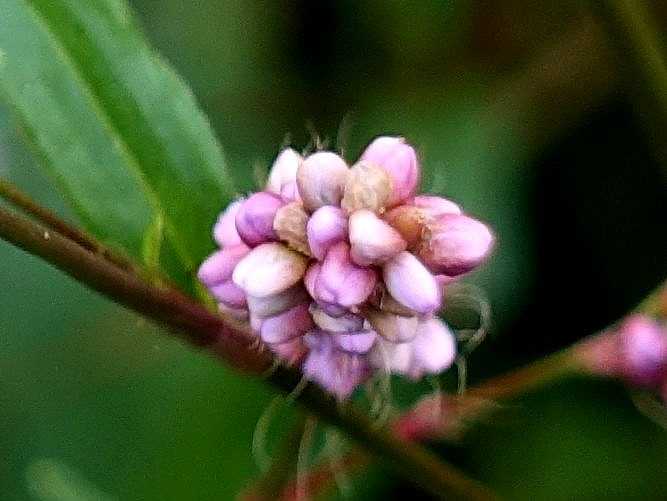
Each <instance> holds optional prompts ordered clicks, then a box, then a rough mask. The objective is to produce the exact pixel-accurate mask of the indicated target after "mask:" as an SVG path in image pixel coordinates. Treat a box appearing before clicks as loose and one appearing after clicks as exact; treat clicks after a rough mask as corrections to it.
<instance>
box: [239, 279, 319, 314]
mask: <svg viewBox="0 0 667 501" xmlns="http://www.w3.org/2000/svg"><path fill="white" fill-rule="evenodd" d="M247 301H248V309H249V310H250V313H251V314H252V316H253V317H257V318H267V317H273V316H275V315H278V314H279V313H282V312H284V311H287V310H289V309H290V308H292V307H293V306H296V305H297V304H301V303H307V302H309V301H310V296H309V295H308V293H307V292H306V290H305V289H304V288H303V286H302V285H301V284H300V283H298V284H296V285H294V286H292V287H290V288H289V289H286V290H284V291H282V292H279V293H278V294H273V295H271V296H265V297H254V296H248V297H247Z"/></svg>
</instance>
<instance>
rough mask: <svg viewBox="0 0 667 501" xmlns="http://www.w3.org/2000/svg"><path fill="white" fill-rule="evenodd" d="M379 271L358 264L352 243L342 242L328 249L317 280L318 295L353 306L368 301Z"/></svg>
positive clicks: (333, 302) (316, 294)
mask: <svg viewBox="0 0 667 501" xmlns="http://www.w3.org/2000/svg"><path fill="white" fill-rule="evenodd" d="M376 282H377V274H376V273H375V270H373V269H370V268H362V267H360V266H357V265H356V264H354V263H353V262H352V260H351V258H350V246H349V245H348V244H347V243H345V242H340V243H338V244H336V245H334V246H333V247H331V249H329V252H327V255H326V257H325V258H324V261H323V262H322V268H321V270H320V273H319V276H318V277H317V281H316V283H315V291H314V292H315V299H316V300H321V301H324V302H325V303H331V304H335V305H339V306H342V307H344V308H350V307H352V306H356V305H359V304H361V303H363V302H364V301H366V299H367V298H368V296H369V295H370V294H371V292H373V288H374V287H375V283H376Z"/></svg>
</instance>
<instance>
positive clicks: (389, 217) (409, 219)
mask: <svg viewBox="0 0 667 501" xmlns="http://www.w3.org/2000/svg"><path fill="white" fill-rule="evenodd" d="M383 219H384V220H385V221H386V222H387V223H388V224H389V225H391V227H392V228H394V229H395V230H396V231H398V233H399V234H400V235H401V237H402V238H403V240H405V242H406V243H407V246H408V248H409V249H413V248H415V246H416V245H417V244H419V242H421V240H422V236H423V234H424V224H425V221H426V216H425V215H424V212H423V211H422V210H421V209H419V208H418V207H415V206H414V205H399V206H398V207H394V208H393V209H391V210H390V211H389V212H387V213H386V214H385V215H384V216H383Z"/></svg>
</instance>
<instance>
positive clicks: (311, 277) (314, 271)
mask: <svg viewBox="0 0 667 501" xmlns="http://www.w3.org/2000/svg"><path fill="white" fill-rule="evenodd" d="M320 271H322V264H321V263H313V264H312V265H311V266H310V268H308V271H306V275H305V276H304V277H303V283H304V285H305V286H306V290H307V291H308V294H310V297H312V298H313V299H315V300H316V303H317V305H318V306H319V307H320V308H321V309H322V311H323V312H324V313H326V314H327V315H329V316H331V317H340V316H342V315H345V314H347V313H349V311H348V309H347V308H344V307H343V306H340V305H337V304H331V303H327V302H325V301H322V300H321V299H319V300H318V299H317V294H316V292H315V287H316V285H317V279H318V277H319V276H320Z"/></svg>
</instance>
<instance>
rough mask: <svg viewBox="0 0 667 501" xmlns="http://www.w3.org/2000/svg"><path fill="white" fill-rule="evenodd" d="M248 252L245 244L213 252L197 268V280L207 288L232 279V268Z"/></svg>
mask: <svg viewBox="0 0 667 501" xmlns="http://www.w3.org/2000/svg"><path fill="white" fill-rule="evenodd" d="M248 252H250V249H249V248H248V247H246V245H245V244H238V245H235V246H233V247H227V248H225V249H222V250H219V251H217V252H214V253H213V254H211V255H210V256H209V257H208V258H207V259H206V261H204V262H203V263H202V264H201V266H200V267H199V271H198V272H197V276H198V277H199V280H200V281H201V282H202V283H203V284H204V285H205V286H206V287H209V288H210V287H213V286H215V285H218V284H221V283H223V282H226V281H227V280H229V279H230V278H232V273H233V272H234V268H235V267H236V265H237V264H238V263H239V261H241V259H243V257H245V255H246V254H248Z"/></svg>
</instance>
